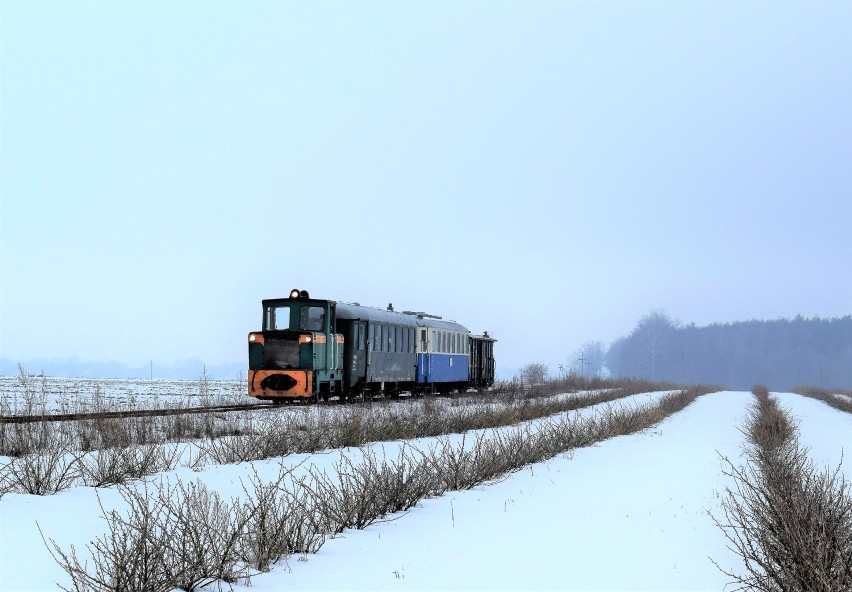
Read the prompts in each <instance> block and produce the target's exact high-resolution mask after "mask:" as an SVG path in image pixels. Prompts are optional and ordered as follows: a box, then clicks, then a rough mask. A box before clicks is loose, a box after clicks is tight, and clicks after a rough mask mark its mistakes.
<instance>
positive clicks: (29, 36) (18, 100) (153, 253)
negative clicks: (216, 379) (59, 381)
mask: <svg viewBox="0 0 852 592" xmlns="http://www.w3.org/2000/svg"><path fill="white" fill-rule="evenodd" d="M0 19H2V20H0V38H2V41H0V44H2V46H0V47H1V49H2V64H0V67H2V70H0V72H2V81H1V82H2V97H0V98H2V103H1V104H0V105H2V128H0V133H2V146H1V147H0V150H2V151H1V152H0V175H2V177H0V183H2V185H0V198H2V238H0V240H2V269H1V270H0V273H2V301H0V332H2V335H0V349H2V351H0V357H3V358H9V359H12V360H17V361H21V362H26V361H27V360H31V359H36V358H67V357H72V356H77V357H78V358H80V359H81V360H87V361H119V362H124V363H127V364H132V365H141V364H145V363H147V361H148V360H151V359H153V360H155V361H156V362H159V363H168V362H169V361H172V360H178V359H183V358H188V357H193V356H194V357H199V358H201V359H202V360H204V361H205V362H207V363H208V364H217V363H224V362H239V361H243V360H245V359H246V356H247V354H246V349H247V348H246V333H248V332H249V331H251V330H255V329H258V328H259V325H260V300H261V299H263V298H271V297H277V296H284V295H286V294H287V292H288V291H289V290H290V289H291V288H294V287H297V288H301V289H307V290H309V291H310V292H311V295H312V296H315V297H321V298H329V299H334V300H341V301H349V302H352V301H358V302H360V303H362V304H369V305H375V306H379V307H385V306H387V304H388V302H393V303H394V305H395V307H396V308H397V309H398V310H399V309H415V310H422V311H426V312H430V313H433V314H439V315H442V316H443V317H444V318H449V319H453V320H456V321H459V322H461V323H462V324H464V325H466V326H467V327H468V328H469V329H471V330H472V331H474V332H477V333H479V332H482V331H483V330H488V331H489V332H490V333H491V334H492V335H493V336H495V337H496V338H497V339H499V342H498V344H497V358H498V365H500V366H502V367H503V368H517V367H519V366H521V365H523V364H525V363H527V362H536V361H542V362H545V363H547V364H549V365H550V366H551V370H552V371H553V372H556V371H557V370H556V368H557V365H558V364H560V363H563V364H567V363H568V362H569V361H570V358H571V354H572V352H574V351H575V350H576V349H577V348H578V347H579V346H580V345H581V344H582V343H583V342H585V341H588V340H601V341H603V342H605V343H609V342H611V341H612V340H613V339H615V338H617V337H619V336H621V335H624V334H626V333H628V332H629V331H630V330H631V329H632V328H633V326H634V325H635V323H636V322H637V320H638V319H639V317H640V316H641V315H642V314H644V313H646V312H648V311H649V310H651V309H656V308H663V309H665V310H666V311H667V312H668V313H669V314H670V315H671V316H672V317H674V318H676V319H679V320H681V321H683V322H687V323H688V322H695V323H697V324H699V325H703V324H708V323H712V322H726V321H734V320H746V319H751V318H777V317H791V316H794V315H796V314H799V313H801V314H803V315H806V316H812V315H820V316H841V315H847V314H850V313H852V262H850V257H851V256H852V34H850V31H852V2H848V1H843V2H789V3H785V2H739V1H738V2H685V1H683V2H613V3H606V2H567V1H566V2H405V3H398V2H392V3H391V2H387V3H385V2H376V3H372V2H369V3H365V2H345V3H344V2H330V3H319V2H309V3H287V2H251V1H248V2H166V1H156V2H153V1H152V2H75V1H63V2H58V3H54V2H47V1H39V2H29V1H26V2H19V1H14V0H3V1H2V3H1V4H0Z"/></svg>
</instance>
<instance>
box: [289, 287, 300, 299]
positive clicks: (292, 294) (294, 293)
mask: <svg viewBox="0 0 852 592" xmlns="http://www.w3.org/2000/svg"><path fill="white" fill-rule="evenodd" d="M298 297H299V291H298V290H296V289H295V288H294V289H293V290H290V298H298Z"/></svg>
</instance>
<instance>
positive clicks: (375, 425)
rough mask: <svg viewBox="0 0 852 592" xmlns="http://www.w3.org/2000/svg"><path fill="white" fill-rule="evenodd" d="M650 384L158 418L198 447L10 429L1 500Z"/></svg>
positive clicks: (420, 431) (477, 420)
mask: <svg viewBox="0 0 852 592" xmlns="http://www.w3.org/2000/svg"><path fill="white" fill-rule="evenodd" d="M648 386H649V385H647V384H644V383H642V384H641V385H639V384H637V385H633V388H619V389H612V390H607V391H598V392H591V393H579V394H576V395H572V396H551V397H544V396H532V397H492V398H491V399H490V401H491V403H485V402H483V400H482V399H474V398H471V399H464V400H453V401H451V402H449V403H447V401H444V400H442V399H438V400H435V399H431V398H428V399H425V400H420V401H415V402H412V403H411V404H403V405H376V406H369V405H357V406H346V407H313V408H309V409H299V410H298V411H297V412H289V411H287V410H276V411H271V412H269V413H266V414H264V415H263V416H262V417H260V418H257V417H256V416H251V415H243V416H239V417H233V416H232V415H230V414H227V415H226V414H220V416H216V415H214V414H209V415H202V417H201V418H197V417H196V416H168V417H164V418H155V419H157V420H161V421H162V422H167V424H168V425H174V424H175V422H180V421H187V422H190V421H199V422H204V425H205V426H206V428H205V434H206V437H205V438H203V439H200V440H198V441H197V442H196V443H195V444H193V445H192V446H188V445H185V446H177V445H174V444H168V445H161V444H156V443H152V440H153V441H156V438H154V437H153V435H152V434H153V430H152V429H151V425H153V424H152V423H150V422H148V423H146V422H145V421H143V420H146V419H151V418H114V419H103V420H83V421H79V422H63V423H61V424H58V425H53V424H50V423H48V422H43V423H34V424H9V425H6V426H3V427H4V428H5V429H4V430H3V431H2V436H3V437H4V438H5V443H6V444H7V445H9V446H11V448H13V449H14V450H15V451H16V452H18V455H17V456H16V457H15V458H12V459H11V460H10V461H9V462H8V463H7V464H5V465H3V466H0V495H2V493H4V492H18V493H29V494H35V495H46V494H53V493H56V492H58V491H61V490H63V489H66V488H68V487H71V486H73V485H76V484H79V485H88V486H95V487H99V486H108V485H113V484H117V483H124V482H127V481H129V480H132V479H138V478H140V477H142V476H145V475H151V474H155V473H159V472H163V471H169V470H172V469H174V468H175V467H177V466H179V465H180V466H189V467H191V468H194V469H198V468H202V467H203V466H206V465H207V464H208V463H216V464H226V463H236V462H244V461H251V460H259V459H264V458H272V457H277V456H286V455H288V454H292V453H296V452H316V451H318V450H325V449H332V448H340V447H344V446H361V445H363V444H365V443H368V442H377V441H388V440H406V439H412V438H419V437H428V436H437V435H440V434H448V433H462V432H466V431H468V430H472V429H482V428H488V427H500V426H507V425H513V424H517V423H519V422H522V421H528V420H531V419H536V418H541V417H547V416H550V415H554V414H556V413H561V412H565V411H571V410H574V409H579V408H581V407H586V406H589V405H593V404H596V403H603V402H609V401H614V400H617V399H619V398H623V397H625V396H627V395H629V394H633V391H639V392H641V389H644V388H648ZM180 418H183V419H182V420H181V419H180ZM160 425H161V426H162V425H164V424H160ZM146 426H147V427H146ZM92 430H96V432H95V433H97V434H100V436H99V438H100V442H101V443H104V441H107V442H109V443H110V444H111V445H110V446H105V447H103V448H99V449H98V450H95V451H92V450H89V451H86V452H81V451H80V450H79V446H80V442H81V441H86V442H89V441H91V438H90V435H91V433H93V432H92ZM179 433H180V434H184V433H185V432H183V431H181V432H179ZM139 440H142V441H141V442H140V441H139Z"/></svg>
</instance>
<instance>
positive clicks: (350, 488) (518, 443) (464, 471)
mask: <svg viewBox="0 0 852 592" xmlns="http://www.w3.org/2000/svg"><path fill="white" fill-rule="evenodd" d="M701 392H702V391H699V390H692V391H683V392H680V393H676V394H672V395H667V396H665V397H663V398H662V399H661V400H660V401H659V402H658V403H656V404H646V405H642V406H632V407H630V406H623V407H617V408H616V407H612V406H608V407H607V408H606V409H603V410H598V412H597V413H594V414H589V415H586V416H583V415H579V414H574V415H567V414H565V415H561V416H558V417H551V418H548V419H546V420H542V421H541V422H537V424H536V425H533V424H532V423H524V424H522V425H518V426H514V427H511V428H504V429H502V430H492V431H491V432H488V433H486V432H479V433H477V434H476V435H475V436H466V437H462V439H461V442H457V443H453V441H452V440H451V439H450V438H448V437H439V438H438V439H437V440H436V441H435V442H434V443H433V444H432V445H430V446H429V447H428V449H426V450H421V449H419V448H417V447H414V446H412V445H410V444H404V445H403V446H402V447H401V448H400V451H399V454H398V456H397V458H395V459H388V458H385V457H383V456H382V457H380V456H379V455H378V454H377V453H376V451H375V450H374V449H372V448H361V449H360V460H353V458H352V457H351V456H347V455H344V454H343V453H341V456H340V459H339V460H338V461H337V463H336V464H335V466H334V467H333V470H331V471H324V470H321V469H318V468H317V467H315V466H311V467H309V468H308V469H307V470H306V472H304V473H303V474H302V475H301V476H297V475H296V474H295V473H294V471H293V469H291V468H285V467H284V466H283V465H282V468H281V470H280V472H279V475H278V478H277V479H276V480H274V481H273V482H271V483H265V482H264V481H263V480H262V479H260V478H259V477H258V475H257V474H256V473H255V475H254V477H253V478H252V479H250V480H249V482H248V483H243V490H244V493H245V495H244V497H243V498H234V499H231V500H230V501H225V500H224V499H222V497H221V496H220V495H219V494H218V493H216V492H214V491H210V490H209V489H208V488H207V487H206V486H205V485H204V484H202V483H200V482H196V483H192V484H185V483H182V482H180V481H178V482H176V483H170V482H168V481H164V482H161V483H160V485H157V486H152V485H147V484H143V485H142V486H140V487H133V486H127V485H122V486H120V487H119V491H120V492H121V495H122V497H123V498H124V500H125V502H126V505H127V508H128V510H127V513H126V514H122V513H120V512H118V511H104V513H103V514H104V518H105V520H106V523H107V533H106V534H104V535H103V536H102V537H99V538H97V539H95V540H94V541H92V542H91V543H90V544H89V545H88V550H89V552H90V554H91V555H92V560H91V561H86V559H85V558H84V559H82V560H81V558H80V557H78V555H77V553H76V551H75V550H74V548H73V547H71V548H70V549H67V550H66V549H63V548H62V547H61V546H60V545H58V544H56V543H55V541H53V540H51V539H47V541H49V542H48V545H49V549H50V550H51V553H52V554H53V556H54V559H56V561H57V562H58V563H59V565H60V566H61V567H62V568H63V569H64V570H65V571H66V572H67V573H68V575H69V576H70V579H71V582H72V587H71V588H67V590H74V591H82V590H95V591H105V592H106V591H115V590H124V591H135V590H139V591H142V590H145V591H148V592H152V591H153V592H156V591H164V592H165V591H167V590H172V589H175V588H177V589H181V590H187V591H192V590H197V589H199V588H201V587H203V586H205V585H209V584H211V583H214V582H217V583H218V584H219V585H222V584H231V583H234V582H237V581H240V580H245V581H248V580H250V577H251V576H252V575H253V574H257V573H260V572H264V571H268V570H270V569H271V567H272V566H273V565H274V564H275V563H277V562H279V561H281V560H285V561H286V560H287V558H288V557H289V556H291V555H294V554H307V553H314V552H316V551H317V550H318V549H319V548H320V547H321V546H322V545H323V544H324V542H325V540H326V539H327V538H329V537H333V536H335V535H337V534H339V533H341V532H343V531H344V530H346V529H350V528H357V529H361V528H365V527H367V526H368V525H370V524H372V523H374V522H376V521H377V520H381V519H383V518H385V517H387V516H388V515H390V514H394V513H398V512H401V511H405V510H408V509H410V508H412V507H414V506H415V505H416V504H417V503H418V502H419V501H420V500H422V499H424V498H427V497H434V496H440V495H442V494H444V493H446V492H447V491H451V490H460V489H469V488H472V487H474V486H476V485H479V484H481V483H484V482H487V481H490V480H493V479H495V478H499V477H500V476H502V475H505V474H507V473H510V472H512V471H516V470H518V469H520V468H522V467H523V466H525V465H527V464H530V463H534V462H539V461H542V460H546V459H549V458H552V457H553V456H556V455H558V454H561V453H564V452H567V451H570V450H572V449H574V448H578V447H581V446H587V445H589V444H592V443H594V442H598V441H601V440H603V439H606V438H611V437H614V436H617V435H622V434H629V433H634V432H637V431H640V430H642V429H645V428H648V427H650V426H652V425H654V424H656V423H657V422H659V421H660V420H662V419H663V418H664V417H665V416H666V415H668V414H671V413H674V412H676V411H678V410H680V409H683V408H684V407H685V406H686V405H688V404H689V403H691V402H692V401H693V400H694V399H695V398H696V397H697V396H698V395H699V394H701Z"/></svg>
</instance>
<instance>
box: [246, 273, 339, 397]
mask: <svg viewBox="0 0 852 592" xmlns="http://www.w3.org/2000/svg"><path fill="white" fill-rule="evenodd" d="M335 308H336V307H335V303H334V302H333V301H330V300H316V299H312V298H311V297H310V295H309V294H308V293H307V292H306V291H304V290H302V291H299V290H293V291H291V292H290V295H289V297H288V298H276V299H271V300H264V301H263V321H262V328H261V331H259V332H252V333H249V335H248V349H249V371H248V394H249V395H250V396H252V397H257V398H258V399H264V400H272V401H274V402H283V401H288V400H289V401H292V400H297V399H317V398H318V397H322V398H328V397H329V396H330V395H331V394H334V393H337V392H339V391H340V389H341V386H342V381H343V335H341V334H338V333H336V332H335V326H336V322H335V312H336V311H335Z"/></svg>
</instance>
